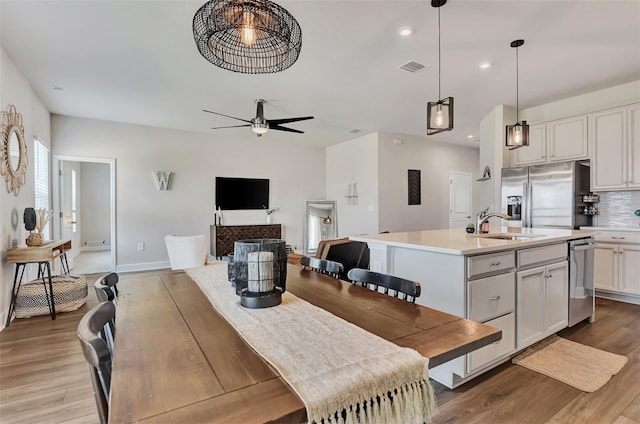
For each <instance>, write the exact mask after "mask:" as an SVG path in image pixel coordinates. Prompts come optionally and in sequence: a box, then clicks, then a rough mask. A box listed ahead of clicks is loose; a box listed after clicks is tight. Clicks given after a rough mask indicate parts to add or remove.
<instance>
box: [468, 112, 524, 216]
mask: <svg viewBox="0 0 640 424" xmlns="http://www.w3.org/2000/svg"><path fill="white" fill-rule="evenodd" d="M520 119H521V120H522V119H523V118H522V116H520ZM515 122H516V111H515V109H514V108H512V107H509V106H505V105H499V106H496V107H495V108H493V110H492V111H491V112H489V114H488V115H487V116H485V117H484V119H482V121H480V162H479V172H482V171H483V170H484V167H485V166H487V165H489V167H490V168H491V179H490V180H487V181H480V182H479V184H480V186H479V193H478V208H477V209H476V210H475V213H477V212H479V211H480V210H482V209H484V208H486V207H487V206H488V207H489V211H491V212H499V211H500V208H501V203H502V202H501V199H500V197H501V184H502V178H501V174H500V171H501V170H502V168H508V167H509V166H511V155H510V153H509V150H508V149H507V148H506V147H505V126H506V125H511V124H514V123H515ZM522 148H523V149H526V147H522ZM480 175H482V174H480ZM474 216H475V214H474ZM495 219H497V218H495ZM474 222H475V221H474Z"/></svg>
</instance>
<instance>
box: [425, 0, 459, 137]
mask: <svg viewBox="0 0 640 424" xmlns="http://www.w3.org/2000/svg"><path fill="white" fill-rule="evenodd" d="M446 3H447V0H431V6H433V7H436V8H438V98H439V99H440V100H438V101H437V102H428V103H427V135H432V134H437V133H439V132H442V131H451V130H452V129H453V97H447V98H445V99H442V98H440V7H441V6H444V5H445V4H446Z"/></svg>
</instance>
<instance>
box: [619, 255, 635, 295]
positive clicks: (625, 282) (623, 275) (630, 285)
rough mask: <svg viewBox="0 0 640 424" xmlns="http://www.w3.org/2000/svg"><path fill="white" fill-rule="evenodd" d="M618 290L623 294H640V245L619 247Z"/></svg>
mask: <svg viewBox="0 0 640 424" xmlns="http://www.w3.org/2000/svg"><path fill="white" fill-rule="evenodd" d="M617 256H618V266H619V272H618V278H619V280H618V290H619V291H621V292H623V293H629V294H640V245H638V244H621V245H619V246H618V255H617Z"/></svg>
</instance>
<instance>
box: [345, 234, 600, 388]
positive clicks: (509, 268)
mask: <svg viewBox="0 0 640 424" xmlns="http://www.w3.org/2000/svg"><path fill="white" fill-rule="evenodd" d="M595 233H596V232H595V231H588V230H587V231H583V230H561V229H549V228H540V229H538V228H516V227H501V228H496V229H494V230H493V231H491V232H490V233H488V234H467V233H466V232H465V229H464V228H457V229H447V230H433V231H412V232H399V233H384V234H372V235H361V236H352V237H350V239H352V240H355V241H361V242H366V243H367V244H368V245H369V249H370V252H371V258H370V268H371V270H373V271H376V272H382V273H387V274H392V275H397V276H399V277H403V278H408V279H411V280H414V281H418V282H420V284H421V286H422V294H421V296H420V297H418V299H416V302H417V303H419V304H421V305H424V306H428V307H431V308H434V309H438V310H441V311H444V312H448V313H450V314H454V315H458V316H461V317H465V318H468V319H471V320H474V321H478V322H482V323H485V324H487V325H490V326H493V327H496V328H498V329H500V330H502V339H501V340H500V341H499V342H496V343H494V344H491V345H489V346H486V347H484V348H481V349H478V350H476V351H475V352H472V353H470V354H467V355H465V356H463V357H460V358H457V359H454V360H452V361H450V362H447V363H445V364H443V365H441V366H439V367H435V368H433V369H432V370H431V377H432V378H433V379H434V380H436V381H438V382H440V383H442V384H444V385H445V386H447V387H449V388H454V387H457V386H459V385H460V384H462V383H464V382H466V381H469V380H470V379H472V378H474V377H476V376H478V375H479V374H481V373H483V372H485V371H488V370H489V369H491V368H493V367H495V366H497V365H499V364H500V363H502V362H505V361H506V360H508V359H509V357H510V356H511V355H513V354H514V353H516V352H517V351H520V350H522V349H524V348H526V347H527V346H529V345H531V344H533V343H535V342H537V341H539V340H541V339H543V338H545V337H547V336H549V335H551V334H554V333H556V332H558V331H559V330H561V329H563V328H565V327H566V326H567V323H568V304H569V264H568V257H569V248H568V244H567V243H568V241H570V240H576V239H581V238H589V237H592V236H593V235H594V234H595Z"/></svg>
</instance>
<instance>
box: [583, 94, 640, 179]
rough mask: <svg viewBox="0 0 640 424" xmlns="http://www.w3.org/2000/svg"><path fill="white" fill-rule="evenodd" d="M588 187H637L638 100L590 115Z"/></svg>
mask: <svg viewBox="0 0 640 424" xmlns="http://www.w3.org/2000/svg"><path fill="white" fill-rule="evenodd" d="M589 145H590V146H591V152H592V155H591V170H592V172H591V190H594V191H598V190H629V189H637V188H640V103H636V104H633V105H630V106H625V107H619V108H614V109H608V110H605V111H602V112H596V113H592V114H591V115H590V127H589Z"/></svg>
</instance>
